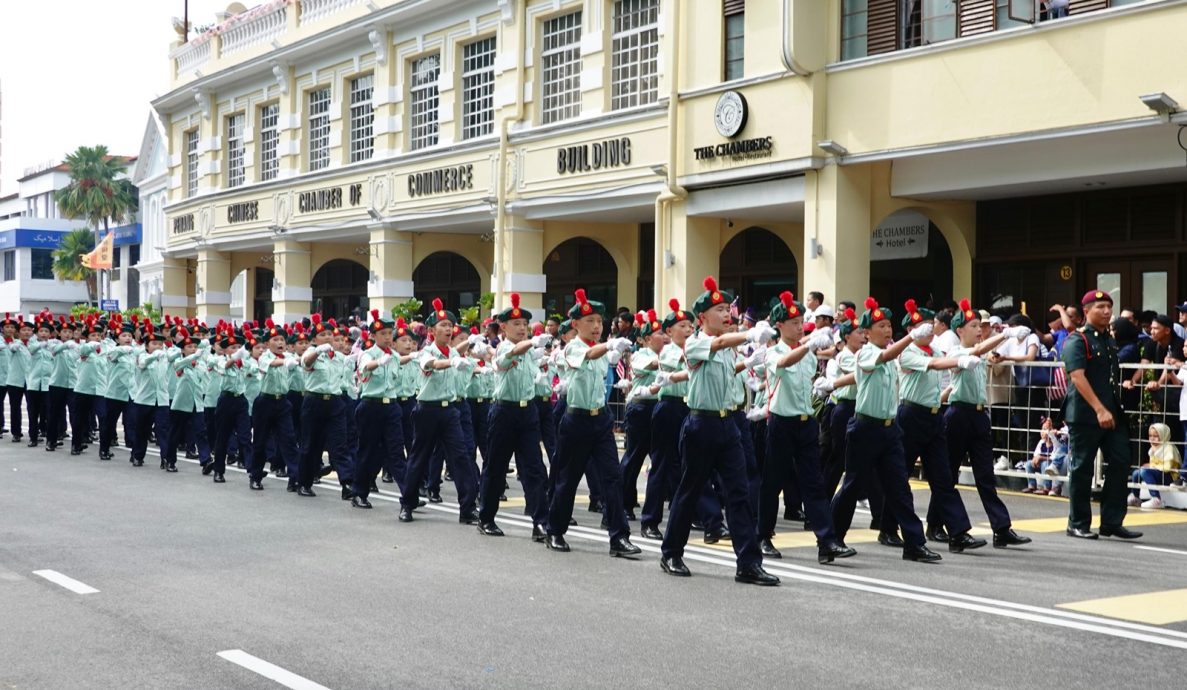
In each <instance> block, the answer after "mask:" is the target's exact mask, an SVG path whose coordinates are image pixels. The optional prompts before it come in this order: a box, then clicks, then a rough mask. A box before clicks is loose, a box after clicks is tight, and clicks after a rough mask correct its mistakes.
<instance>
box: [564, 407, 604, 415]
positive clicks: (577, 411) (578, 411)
mask: <svg viewBox="0 0 1187 690" xmlns="http://www.w3.org/2000/svg"><path fill="white" fill-rule="evenodd" d="M565 414H571V415H576V416H578V417H597V416H598V415H600V414H602V408H600V407H595V408H593V409H591V410H586V409H583V408H580V407H566V408H565Z"/></svg>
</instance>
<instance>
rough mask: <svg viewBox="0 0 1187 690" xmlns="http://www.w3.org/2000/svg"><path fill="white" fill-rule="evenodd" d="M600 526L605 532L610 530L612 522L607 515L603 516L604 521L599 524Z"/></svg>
mask: <svg viewBox="0 0 1187 690" xmlns="http://www.w3.org/2000/svg"><path fill="white" fill-rule="evenodd" d="M598 528H599V529H601V530H602V531H603V532H609V531H610V522H609V521H608V520H607V519H606V516H605V515H603V516H602V522H601V523H599V524H598Z"/></svg>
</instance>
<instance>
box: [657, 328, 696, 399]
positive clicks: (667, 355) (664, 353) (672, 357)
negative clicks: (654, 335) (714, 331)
mask: <svg viewBox="0 0 1187 690" xmlns="http://www.w3.org/2000/svg"><path fill="white" fill-rule="evenodd" d="M687 345H688V343H687V342H685V346H687ZM684 368H685V367H684V350H682V349H681V348H680V346H679V345H677V344H676V343H668V344H667V345H664V349H662V350H660V351H659V369H660V371H666V372H668V373H669V374H675V373H677V372H680V371H684ZM688 383H689V382H688V381H681V382H680V383H673V384H671V385H670V386H664V387H663V388H661V389H660V391H659V397H661V398H685V397H688Z"/></svg>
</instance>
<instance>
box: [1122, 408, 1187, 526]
mask: <svg viewBox="0 0 1187 690" xmlns="http://www.w3.org/2000/svg"><path fill="white" fill-rule="evenodd" d="M1149 437H1150V461H1149V462H1146V463H1142V466H1141V467H1139V468H1138V469H1136V470H1134V471H1133V476H1132V477H1130V481H1131V482H1132V483H1134V484H1145V485H1146V487H1147V488H1148V490H1149V491H1150V500H1148V501H1146V502H1144V503H1142V507H1143V508H1161V507H1162V494H1161V493H1159V491H1158V490H1157V489H1155V488H1153V487H1155V486H1164V485H1169V484H1171V483H1172V482H1174V481H1176V480H1177V479H1178V472H1176V471H1175V470H1177V469H1179V467H1180V466H1182V464H1183V461H1182V459H1181V458H1180V457H1179V449H1178V448H1176V447H1175V444H1174V443H1172V442H1171V428H1170V427H1169V426H1167V425H1165V424H1161V423H1160V424H1151V425H1150V431H1149ZM1141 495H1142V490H1141V488H1140V487H1139V488H1135V489H1131V490H1130V494H1129V505H1131V506H1136V505H1137V504H1138V501H1140V500H1141Z"/></svg>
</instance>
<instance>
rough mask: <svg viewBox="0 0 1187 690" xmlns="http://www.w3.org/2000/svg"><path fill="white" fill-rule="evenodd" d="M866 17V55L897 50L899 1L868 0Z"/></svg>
mask: <svg viewBox="0 0 1187 690" xmlns="http://www.w3.org/2000/svg"><path fill="white" fill-rule="evenodd" d="M867 12H868V14H867V15H866V54H867V55H878V54H880V53H890V52H893V51H895V50H897V49H898V37H899V1H898V0H869V3H868V5H867Z"/></svg>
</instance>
